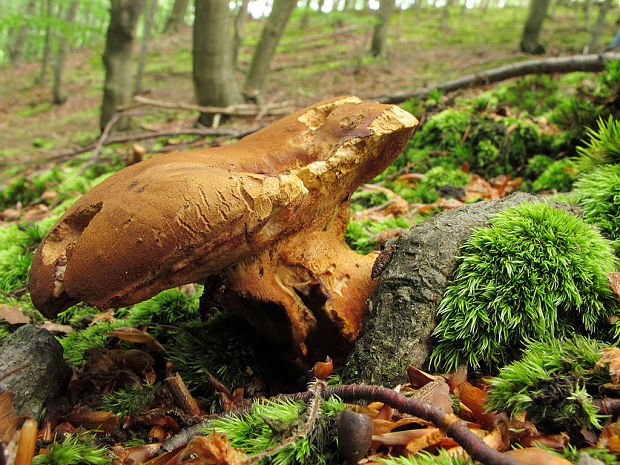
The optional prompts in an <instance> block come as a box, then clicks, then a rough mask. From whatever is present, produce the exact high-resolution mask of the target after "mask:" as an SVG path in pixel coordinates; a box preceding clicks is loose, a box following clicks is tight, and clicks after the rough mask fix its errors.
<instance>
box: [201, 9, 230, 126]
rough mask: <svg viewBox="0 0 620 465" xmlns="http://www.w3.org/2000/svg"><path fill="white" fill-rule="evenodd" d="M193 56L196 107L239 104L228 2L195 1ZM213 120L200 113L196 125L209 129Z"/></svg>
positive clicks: (209, 116) (207, 115) (208, 115)
mask: <svg viewBox="0 0 620 465" xmlns="http://www.w3.org/2000/svg"><path fill="white" fill-rule="evenodd" d="M192 55H193V70H192V76H193V79H194V89H195V91H196V98H197V100H198V105H202V106H205V107H206V106H215V107H227V106H229V105H233V104H235V103H239V102H240V101H241V94H240V92H239V88H238V86H237V81H236V80H235V74H234V70H233V66H232V36H231V34H230V10H229V8H228V2H225V1H222V0H196V3H195V19H194V32H193V51H192ZM212 118H213V117H212V115H210V114H207V113H201V114H200V117H199V119H198V122H199V123H201V124H203V125H205V126H210V125H211V123H212Z"/></svg>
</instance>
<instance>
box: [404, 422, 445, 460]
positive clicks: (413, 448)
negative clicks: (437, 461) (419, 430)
mask: <svg viewBox="0 0 620 465" xmlns="http://www.w3.org/2000/svg"><path fill="white" fill-rule="evenodd" d="M445 435H446V434H445V433H444V432H443V431H441V430H440V429H437V428H436V431H431V430H430V428H429V431H428V433H427V434H425V435H424V436H421V437H419V438H415V439H413V440H411V441H409V442H408V443H407V445H406V446H405V449H406V450H407V452H409V453H410V454H417V453H418V452H420V451H421V450H422V449H426V448H427V447H430V446H434V445H436V444H437V443H438V442H439V441H441V440H442V439H443V438H444V436H445Z"/></svg>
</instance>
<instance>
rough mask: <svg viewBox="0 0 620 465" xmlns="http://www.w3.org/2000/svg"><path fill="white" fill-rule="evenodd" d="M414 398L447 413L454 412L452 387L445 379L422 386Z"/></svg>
mask: <svg viewBox="0 0 620 465" xmlns="http://www.w3.org/2000/svg"><path fill="white" fill-rule="evenodd" d="M412 397H413V398H414V399H416V400H419V401H421V402H426V403H427V404H430V405H434V406H436V407H440V408H441V409H443V411H444V412H446V413H452V412H453V411H454V409H453V407H452V397H450V387H449V386H448V384H447V383H446V382H445V381H444V380H443V379H436V380H434V381H432V382H430V383H428V384H426V385H424V386H422V387H421V388H420V389H419V390H418V391H416V392H415V393H414V394H413V396H412Z"/></svg>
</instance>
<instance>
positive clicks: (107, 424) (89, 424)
mask: <svg viewBox="0 0 620 465" xmlns="http://www.w3.org/2000/svg"><path fill="white" fill-rule="evenodd" d="M62 420H63V421H67V422H69V423H71V424H72V425H73V426H83V427H84V428H86V429H98V430H102V431H104V432H105V433H106V434H108V433H109V432H110V431H112V430H113V429H114V428H116V427H117V426H118V425H119V423H120V418H119V417H118V416H117V415H114V414H113V413H110V412H103V411H94V412H82V413H70V414H68V415H65V416H64V417H63V418H62Z"/></svg>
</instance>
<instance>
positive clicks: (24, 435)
mask: <svg viewBox="0 0 620 465" xmlns="http://www.w3.org/2000/svg"><path fill="white" fill-rule="evenodd" d="M36 443H37V422H36V420H34V419H32V418H28V419H27V420H26V421H24V424H23V425H22V428H21V429H20V430H19V440H18V442H17V454H16V455H15V462H14V465H32V458H33V457H34V449H35V446H36Z"/></svg>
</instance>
